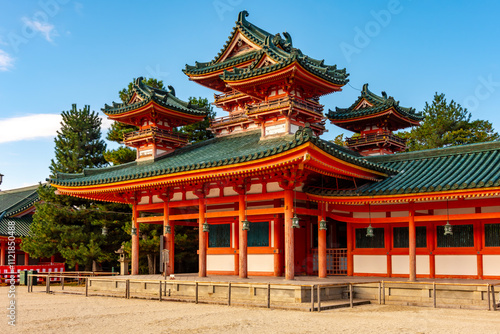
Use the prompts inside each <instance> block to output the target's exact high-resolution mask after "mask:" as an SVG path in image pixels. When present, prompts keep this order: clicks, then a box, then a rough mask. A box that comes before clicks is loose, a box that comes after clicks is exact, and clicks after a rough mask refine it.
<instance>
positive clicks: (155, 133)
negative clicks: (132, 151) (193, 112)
mask: <svg viewBox="0 0 500 334" xmlns="http://www.w3.org/2000/svg"><path fill="white" fill-rule="evenodd" d="M147 137H160V138H164V139H171V140H175V141H180V142H186V143H187V141H188V136H187V135H185V134H182V133H172V132H169V131H167V130H163V129H160V128H158V127H155V126H153V127H150V128H147V129H143V130H139V131H134V132H128V133H125V134H124V135H123V140H124V141H126V142H127V141H132V140H137V139H141V138H147Z"/></svg>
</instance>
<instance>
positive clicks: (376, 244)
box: [356, 228, 385, 248]
mask: <svg viewBox="0 0 500 334" xmlns="http://www.w3.org/2000/svg"><path fill="white" fill-rule="evenodd" d="M384 247H385V243H384V228H374V229H373V237H367V236H366V228H357V229H356V248H384Z"/></svg>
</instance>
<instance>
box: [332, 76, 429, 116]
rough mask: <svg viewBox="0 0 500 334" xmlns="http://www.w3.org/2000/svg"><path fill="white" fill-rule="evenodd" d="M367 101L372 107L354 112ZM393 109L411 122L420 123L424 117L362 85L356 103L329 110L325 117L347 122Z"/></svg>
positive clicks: (383, 94)
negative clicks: (363, 101) (360, 104)
mask: <svg viewBox="0 0 500 334" xmlns="http://www.w3.org/2000/svg"><path fill="white" fill-rule="evenodd" d="M363 99H365V100H367V101H368V102H370V103H371V104H372V105H373V106H372V107H366V108H359V109H357V110H355V109H354V108H356V106H357V105H358V104H359V103H360V102H361V101H362V100H363ZM391 107H393V108H394V109H395V110H396V111H397V112H398V113H399V114H400V115H401V116H403V117H406V118H408V119H410V120H413V121H422V120H423V119H424V116H423V115H422V113H416V112H415V109H413V108H404V107H401V106H400V105H399V101H395V100H394V98H393V97H392V96H389V97H387V94H386V93H385V92H382V96H378V95H376V94H374V93H372V92H371V91H370V90H369V89H368V84H364V85H363V90H362V91H361V95H360V96H359V97H358V99H357V100H356V102H354V103H353V104H352V105H351V106H350V107H349V108H338V107H337V108H335V111H333V110H329V111H328V114H327V117H328V119H330V120H331V121H336V120H339V121H340V120H348V119H355V118H358V117H363V116H368V115H374V114H377V113H379V112H381V111H384V110H387V109H389V108H391Z"/></svg>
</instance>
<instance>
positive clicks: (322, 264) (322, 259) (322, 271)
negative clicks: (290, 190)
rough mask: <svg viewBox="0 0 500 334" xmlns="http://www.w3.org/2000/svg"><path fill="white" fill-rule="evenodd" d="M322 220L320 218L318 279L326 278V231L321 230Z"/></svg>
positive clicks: (319, 217)
mask: <svg viewBox="0 0 500 334" xmlns="http://www.w3.org/2000/svg"><path fill="white" fill-rule="evenodd" d="M322 219H323V218H322V217H321V216H318V277H319V278H326V230H322V229H320V221H321V220H322Z"/></svg>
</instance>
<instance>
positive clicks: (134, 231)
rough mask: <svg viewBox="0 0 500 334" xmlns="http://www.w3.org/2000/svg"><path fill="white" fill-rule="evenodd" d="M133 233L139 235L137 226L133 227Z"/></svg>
mask: <svg viewBox="0 0 500 334" xmlns="http://www.w3.org/2000/svg"><path fill="white" fill-rule="evenodd" d="M132 235H137V227H132Z"/></svg>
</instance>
